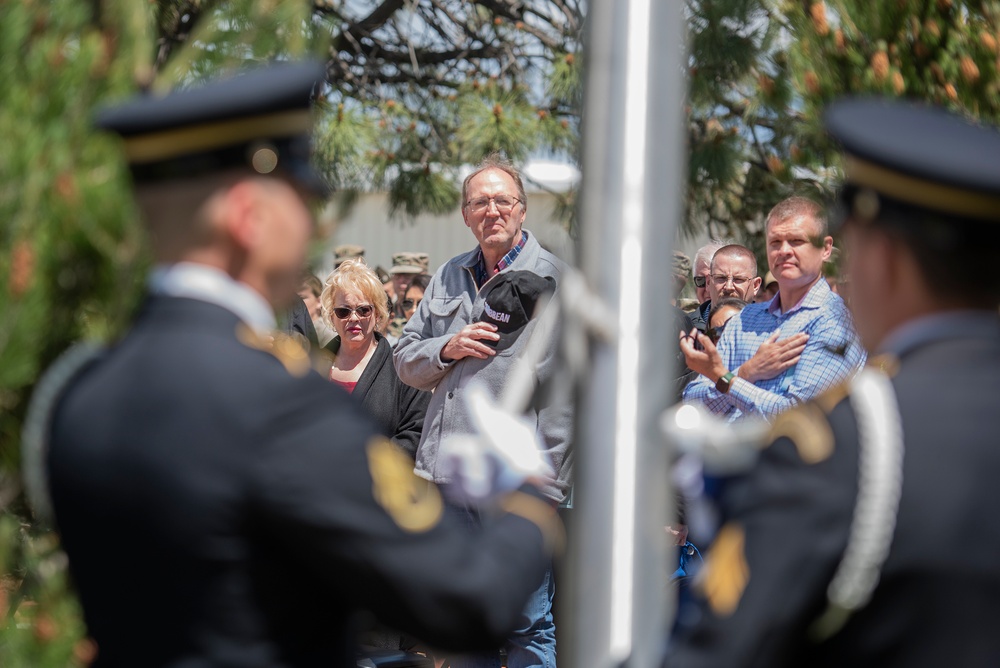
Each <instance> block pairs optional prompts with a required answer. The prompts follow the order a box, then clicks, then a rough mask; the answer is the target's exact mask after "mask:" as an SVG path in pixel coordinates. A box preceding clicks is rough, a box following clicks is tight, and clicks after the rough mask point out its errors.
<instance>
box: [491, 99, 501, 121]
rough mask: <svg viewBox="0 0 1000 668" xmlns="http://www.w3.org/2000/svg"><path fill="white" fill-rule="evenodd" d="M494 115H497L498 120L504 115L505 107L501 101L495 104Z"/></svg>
mask: <svg viewBox="0 0 1000 668" xmlns="http://www.w3.org/2000/svg"><path fill="white" fill-rule="evenodd" d="M493 115H494V116H496V117H497V120H500V117H501V116H503V107H502V106H501V105H500V104H499V103H497V104H494V105H493Z"/></svg>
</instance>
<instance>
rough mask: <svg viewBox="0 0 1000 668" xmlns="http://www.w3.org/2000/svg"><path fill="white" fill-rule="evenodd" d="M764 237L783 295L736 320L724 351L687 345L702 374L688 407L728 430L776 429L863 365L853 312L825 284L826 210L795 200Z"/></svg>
mask: <svg viewBox="0 0 1000 668" xmlns="http://www.w3.org/2000/svg"><path fill="white" fill-rule="evenodd" d="M765 229H766V235H767V261H768V265H769V266H770V269H771V273H772V274H773V275H774V277H775V279H776V280H777V281H778V294H777V295H776V296H775V297H774V299H772V300H771V301H770V302H764V303H761V304H750V305H748V306H747V307H746V308H744V309H743V311H742V312H741V313H738V314H737V315H735V316H733V318H732V319H731V320H730V321H729V322H728V323H727V324H726V327H725V331H724V332H723V334H722V338H721V339H720V340H719V343H718V347H716V346H715V345H713V344H712V341H711V340H710V339H709V338H708V337H707V336H706V335H705V334H702V333H700V332H698V331H697V330H695V331H692V332H691V333H689V334H687V335H685V336H682V338H681V350H682V351H683V352H684V356H685V358H686V360H687V365H688V367H689V368H691V369H692V370H693V371H696V372H698V373H699V374H700V375H699V376H698V377H697V378H696V379H695V380H693V381H692V382H691V383H690V384H689V385H688V386H687V388H686V389H685V390H684V400H685V401H687V402H700V403H702V404H704V405H705V406H706V407H707V408H708V409H709V410H711V411H712V412H713V413H715V414H718V415H724V416H726V418H727V420H729V421H730V422H733V421H736V420H739V419H742V418H745V417H747V416H756V417H760V418H763V419H766V420H769V421H770V420H772V419H773V418H774V417H775V416H776V415H778V414H779V413H781V412H783V411H785V410H788V409H789V408H791V407H793V406H795V405H796V404H798V403H801V402H804V401H808V400H809V399H812V398H813V397H815V396H817V395H819V394H820V393H822V392H823V391H824V390H826V389H828V388H830V387H832V386H833V385H836V384H837V383H840V382H842V381H844V380H846V379H848V378H850V377H852V376H853V375H854V374H855V373H857V372H858V371H859V370H860V369H861V367H862V366H863V365H864V362H865V352H864V350H863V348H862V347H861V343H860V340H859V339H858V336H857V333H856V332H855V330H854V324H853V322H852V320H851V315H850V313H849V312H848V310H847V306H846V304H844V301H843V300H842V299H841V298H840V297H839V296H838V295H837V294H835V293H834V292H833V291H832V290H831V289H830V287H829V285H828V284H827V282H826V280H825V279H824V278H823V263H824V262H826V261H827V260H828V259H829V258H830V254H831V252H832V250H833V238H832V237H830V236H829V235H828V234H827V223H826V218H825V216H824V215H823V212H822V209H821V208H820V206H819V205H818V204H816V203H815V202H812V201H811V200H808V199H805V198H802V197H792V198H789V199H787V200H785V201H783V202H781V203H780V204H778V205H777V206H775V207H774V209H772V210H771V212H770V213H769V214H768V217H767V224H766V228H765ZM696 342H697V344H698V345H696Z"/></svg>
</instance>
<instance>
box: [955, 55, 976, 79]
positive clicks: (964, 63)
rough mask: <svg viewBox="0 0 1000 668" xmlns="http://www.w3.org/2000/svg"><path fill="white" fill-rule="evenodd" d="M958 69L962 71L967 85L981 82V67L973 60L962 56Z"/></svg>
mask: <svg viewBox="0 0 1000 668" xmlns="http://www.w3.org/2000/svg"><path fill="white" fill-rule="evenodd" d="M958 67H959V69H960V70H961V71H962V79H964V80H965V83H969V84H974V83H976V82H977V81H979V67H978V66H977V65H976V61H974V60H973V59H972V58H969V57H968V56H962V60H960V61H959V65H958Z"/></svg>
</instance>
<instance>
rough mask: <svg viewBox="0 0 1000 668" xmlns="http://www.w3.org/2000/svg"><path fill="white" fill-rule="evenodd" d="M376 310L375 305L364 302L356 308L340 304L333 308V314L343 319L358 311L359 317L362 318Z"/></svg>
mask: <svg viewBox="0 0 1000 668" xmlns="http://www.w3.org/2000/svg"><path fill="white" fill-rule="evenodd" d="M374 311H375V307H374V306H372V305H371V304H362V305H361V306H355V307H354V308H348V307H346V306H338V307H337V308H335V309H333V314H334V315H335V316H337V317H338V318H340V319H341V320H347V319H348V318H350V317H351V314H352V313H357V314H358V317H359V318H361V319H364V318H367V317H368V316H370V315H371V314H372V312H374Z"/></svg>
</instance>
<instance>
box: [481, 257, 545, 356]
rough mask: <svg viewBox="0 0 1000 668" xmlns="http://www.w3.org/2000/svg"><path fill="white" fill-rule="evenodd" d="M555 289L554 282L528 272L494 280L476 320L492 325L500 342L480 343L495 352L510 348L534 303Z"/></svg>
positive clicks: (533, 308) (533, 312) (509, 273)
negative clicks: (492, 348)
mask: <svg viewBox="0 0 1000 668" xmlns="http://www.w3.org/2000/svg"><path fill="white" fill-rule="evenodd" d="M555 290H556V282H555V279H553V278H550V277H548V276H539V275H538V274H536V273H534V272H531V271H524V270H521V271H508V272H506V273H503V274H500V275H499V276H497V277H496V278H494V279H493V281H492V284H491V285H490V286H489V288H488V290H487V292H486V296H485V298H484V299H483V313H482V315H481V316H480V317H479V321H480V322H488V323H490V324H492V325H496V328H497V334H499V335H500V340H499V341H496V342H494V341H489V340H485V341H483V342H484V343H486V344H487V345H490V346H493V347H495V348H496V349H497V350H506V349H507V348H510V346H511V345H513V343H514V341H516V340H517V337H518V336H520V335H521V332H522V331H523V330H524V328H525V327H527V325H528V323H529V322H530V321H531V318H532V317H533V316H534V314H535V307H536V306H537V305H538V301H539V300H540V299H541V298H542V297H543V296H545V295H549V294H552V293H553V292H555Z"/></svg>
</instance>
